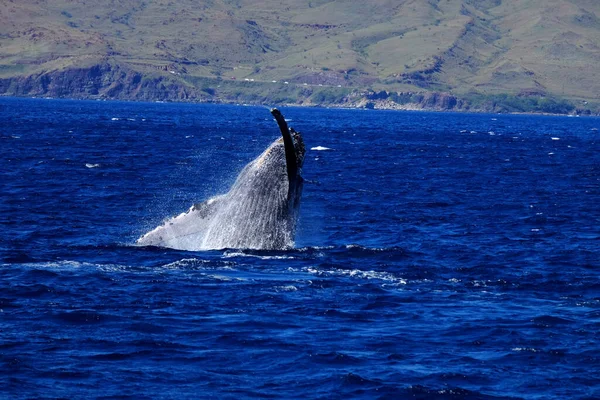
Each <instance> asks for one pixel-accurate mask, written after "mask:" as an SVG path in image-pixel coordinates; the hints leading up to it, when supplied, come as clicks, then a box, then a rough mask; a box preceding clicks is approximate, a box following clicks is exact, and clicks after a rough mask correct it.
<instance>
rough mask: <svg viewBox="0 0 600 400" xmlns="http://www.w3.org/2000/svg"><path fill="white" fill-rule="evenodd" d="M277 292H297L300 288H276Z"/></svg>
mask: <svg viewBox="0 0 600 400" xmlns="http://www.w3.org/2000/svg"><path fill="white" fill-rule="evenodd" d="M275 290H277V291H278V292H297V291H298V288H297V287H296V286H294V285H287V286H275Z"/></svg>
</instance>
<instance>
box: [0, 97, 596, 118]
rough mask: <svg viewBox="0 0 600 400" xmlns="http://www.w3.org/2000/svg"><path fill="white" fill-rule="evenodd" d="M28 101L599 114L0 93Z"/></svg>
mask: <svg viewBox="0 0 600 400" xmlns="http://www.w3.org/2000/svg"><path fill="white" fill-rule="evenodd" d="M3 98H5V99H30V100H64V101H90V102H98V101H99V102H126V103H149V104H161V103H164V104H190V105H193V104H214V105H231V106H240V107H299V108H322V109H340V110H356V111H360V110H363V111H400V112H403V111H404V112H405V111H408V112H432V113H458V114H493V115H525V116H527V115H529V116H553V117H570V118H579V117H592V118H594V117H596V118H598V117H600V113H599V114H593V113H592V114H587V115H582V114H576V113H570V114H562V113H547V112H534V111H532V112H521V111H513V112H502V111H491V110H485V109H461V108H451V109H442V108H436V107H420V106H419V105H418V104H416V103H408V104H397V103H395V104H394V105H387V104H386V105H383V104H375V105H374V106H373V107H366V106H364V105H362V104H364V103H367V102H368V101H362V102H357V103H358V104H357V103H343V104H340V103H337V104H312V103H306V102H301V103H266V102H264V103H263V102H253V101H247V102H239V101H233V100H227V99H210V100H207V101H200V100H179V99H176V100H171V99H168V100H139V99H119V98H106V97H92V96H86V97H52V96H43V97H42V96H15V95H7V94H4V93H2V94H0V99H3Z"/></svg>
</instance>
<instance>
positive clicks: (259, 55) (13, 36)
mask: <svg viewBox="0 0 600 400" xmlns="http://www.w3.org/2000/svg"><path fill="white" fill-rule="evenodd" d="M599 18H600V3H598V1H597V0H544V1H542V0H511V1H507V0H504V1H501V0H462V1H460V0H396V1H391V0H371V1H364V0H363V1H357V0H339V1H326V0H312V1H306V2H299V1H292V0H277V1H275V0H254V1H250V0H204V1H198V0H195V1H193V0H105V1H92V0H52V1H48V0H4V1H2V2H1V3H0V93H2V94H7V95H28V96H34V95H35V96H43V95H47V96H62V97H85V98H93V97H102V98H125V99H140V100H141V99H144V100H152V99H154V100H162V99H167V100H190V101H194V100H199V101H223V100H226V101H237V100H239V101H256V102H278V101H279V102H290V103H302V102H304V103H309V104H310V103H312V104H315V103H336V102H345V103H353V104H363V105H364V101H366V100H369V96H371V101H372V102H373V101H374V102H375V103H376V104H379V105H380V104H383V102H384V101H392V100H393V98H392V97H386V96H380V98H375V99H374V98H373V93H381V91H383V90H385V91H386V92H387V93H388V94H392V93H393V94H397V93H400V94H401V95H404V94H406V93H411V94H413V93H421V94H425V95H426V94H427V93H428V92H436V93H445V94H446V96H453V97H455V98H456V100H453V101H452V102H451V103H452V104H454V105H455V106H460V105H461V104H462V105H465V104H467V103H469V104H476V101H475V100H474V99H479V100H478V101H480V102H482V103H481V104H483V103H485V102H486V101H487V102H488V103H489V102H492V103H493V102H497V101H498V99H502V98H505V99H506V95H509V99H510V101H513V100H514V99H515V98H521V97H536V98H538V99H541V98H552V99H561V98H563V99H567V100H568V101H569V102H570V104H572V106H573V108H582V109H583V108H586V106H588V105H589V106H590V107H592V108H593V107H594V106H595V102H597V101H598V93H600V67H599V65H600V19H599ZM273 81H276V82H273ZM285 82H287V83H285ZM499 96H500V97H499ZM502 96H504V97H502ZM481 99H483V100H481ZM421 100H422V99H421ZM361 101H362V102H363V103H361ZM556 101H560V100H556ZM395 104H400V103H395ZM507 110H508V111H510V107H509V108H508V109H507ZM516 111H519V110H518V109H517V110H516Z"/></svg>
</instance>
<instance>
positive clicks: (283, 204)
mask: <svg viewBox="0 0 600 400" xmlns="http://www.w3.org/2000/svg"><path fill="white" fill-rule="evenodd" d="M271 114H272V115H273V117H274V119H275V121H276V122H277V125H278V127H279V131H280V133H281V137H279V138H278V139H276V140H275V141H274V142H272V143H271V144H270V145H269V146H268V147H267V149H266V150H264V151H263V152H262V154H260V155H259V156H258V157H257V158H255V159H254V160H252V161H251V162H249V163H248V164H247V165H246V166H245V167H244V168H243V169H242V170H241V172H240V173H239V175H238V176H237V178H236V180H235V182H234V183H233V185H232V186H231V188H230V189H229V191H228V192H227V193H224V194H220V195H217V196H214V197H212V198H209V199H208V200H206V201H203V202H200V203H197V204H194V205H192V206H191V207H190V208H189V209H188V210H187V211H185V212H183V213H181V214H180V215H177V216H175V217H172V218H169V219H167V220H166V221H164V222H163V223H162V224H161V225H160V226H158V227H156V228H155V229H153V230H151V231H149V232H147V233H146V234H144V235H142V236H141V237H140V238H139V239H138V240H137V242H136V244H137V245H140V246H158V247H167V248H173V249H178V250H191V251H199V250H216V249H229V248H231V249H255V250H285V249H289V248H292V247H293V246H294V239H295V233H296V225H297V221H298V215H299V209H300V198H301V196H302V188H303V182H304V179H303V178H302V175H301V173H302V166H303V163H304V155H305V152H306V150H305V145H304V140H303V138H302V134H301V133H300V132H297V131H295V130H294V129H293V128H289V127H288V125H287V122H286V120H285V118H284V116H283V115H282V114H281V112H280V111H279V110H278V109H276V108H274V109H272V110H271Z"/></svg>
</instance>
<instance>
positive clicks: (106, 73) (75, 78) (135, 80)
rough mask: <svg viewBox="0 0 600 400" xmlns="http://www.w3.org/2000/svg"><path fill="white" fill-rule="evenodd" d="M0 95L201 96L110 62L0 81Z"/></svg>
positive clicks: (169, 80)
mask: <svg viewBox="0 0 600 400" xmlns="http://www.w3.org/2000/svg"><path fill="white" fill-rule="evenodd" d="M0 94H2V95H8V96H36V97H57V98H62V97H68V98H75V99H94V98H100V99H116V100H138V101H155V100H161V101H204V100H208V99H207V96H206V94H205V93H203V92H201V91H200V90H198V89H197V88H195V87H193V86H188V85H185V83H183V82H182V81H180V80H177V79H176V78H174V77H173V78H171V77H168V76H164V75H161V74H143V73H141V72H137V71H134V70H132V69H129V68H124V67H120V66H116V65H112V64H110V63H101V64H97V65H93V66H91V67H86V68H68V69H63V70H56V71H49V72H42V73H37V74H33V75H28V76H15V77H11V78H0Z"/></svg>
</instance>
